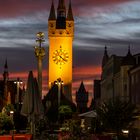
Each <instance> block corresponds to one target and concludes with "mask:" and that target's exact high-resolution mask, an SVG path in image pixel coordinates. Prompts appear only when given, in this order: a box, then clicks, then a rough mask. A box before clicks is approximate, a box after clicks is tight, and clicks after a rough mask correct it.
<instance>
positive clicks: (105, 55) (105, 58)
mask: <svg viewBox="0 0 140 140" xmlns="http://www.w3.org/2000/svg"><path fill="white" fill-rule="evenodd" d="M108 58H109V56H108V53H107V47H106V45H105V50H104V56H103V60H102V67H104V65H105V64H106V63H107V61H108Z"/></svg>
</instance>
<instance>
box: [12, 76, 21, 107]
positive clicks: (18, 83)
mask: <svg viewBox="0 0 140 140" xmlns="http://www.w3.org/2000/svg"><path fill="white" fill-rule="evenodd" d="M22 83H23V82H22V81H21V80H20V79H19V78H17V80H16V81H15V82H14V84H16V85H17V96H16V101H15V103H17V105H18V106H19V88H20V84H22Z"/></svg>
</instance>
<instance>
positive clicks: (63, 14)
mask: <svg viewBox="0 0 140 140" xmlns="http://www.w3.org/2000/svg"><path fill="white" fill-rule="evenodd" d="M59 17H66V7H65V2H64V0H59V3H58V8H57V18H59Z"/></svg>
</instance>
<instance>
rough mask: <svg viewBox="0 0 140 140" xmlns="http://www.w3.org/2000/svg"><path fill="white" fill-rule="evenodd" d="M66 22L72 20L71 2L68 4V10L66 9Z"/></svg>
mask: <svg viewBox="0 0 140 140" xmlns="http://www.w3.org/2000/svg"><path fill="white" fill-rule="evenodd" d="M67 20H70V21H71V20H72V21H73V20H74V18H73V12H72V7H71V0H70V2H69V9H68V14H67Z"/></svg>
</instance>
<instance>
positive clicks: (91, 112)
mask: <svg viewBox="0 0 140 140" xmlns="http://www.w3.org/2000/svg"><path fill="white" fill-rule="evenodd" d="M79 116H80V117H89V118H96V117H97V113H96V112H95V111H93V110H92V111H89V112H86V113H82V114H80V115H79Z"/></svg>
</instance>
